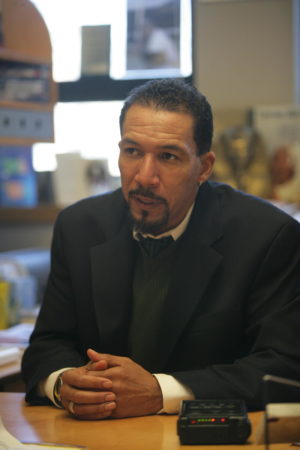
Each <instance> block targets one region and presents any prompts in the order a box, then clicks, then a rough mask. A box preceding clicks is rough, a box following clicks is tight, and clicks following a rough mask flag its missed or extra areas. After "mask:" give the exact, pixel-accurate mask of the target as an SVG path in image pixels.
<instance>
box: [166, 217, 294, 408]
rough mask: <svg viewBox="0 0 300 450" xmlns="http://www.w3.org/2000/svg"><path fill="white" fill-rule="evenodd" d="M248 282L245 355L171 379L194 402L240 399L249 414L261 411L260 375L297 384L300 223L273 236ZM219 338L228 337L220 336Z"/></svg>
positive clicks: (288, 223)
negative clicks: (184, 387)
mask: <svg viewBox="0 0 300 450" xmlns="http://www.w3.org/2000/svg"><path fill="white" fill-rule="evenodd" d="M244 257H247V255H244ZM237 264H238V261H237ZM249 281H250V282H251V286H252V287H251V289H250V292H249V295H248V298H246V299H245V298H244V299H241V302H246V305H247V308H246V318H245V321H246V327H245V336H246V340H247V342H248V346H249V351H248V352H247V354H245V355H244V356H241V357H240V358H237V359H236V360H235V361H233V362H232V363H231V364H210V365H208V366H206V367H203V368H201V369H195V370H190V371H173V372H172V374H173V375H174V376H175V377H176V378H177V379H178V380H180V381H181V382H182V383H184V384H186V385H187V386H189V387H190V388H191V389H192V391H193V392H194V394H195V396H196V397H197V398H228V397H229V398H230V397H232V398H244V399H245V400H246V401H247V404H248V406H249V408H250V409H261V408H263V407H264V404H263V398H264V392H263V389H264V386H263V382H262V377H263V375H265V374H275V375H278V376H282V377H287V378H291V379H295V380H299V379H300V226H299V223H297V222H296V221H295V220H293V219H290V220H288V221H287V223H285V224H284V226H282V227H281V228H280V230H279V231H278V232H277V233H276V234H275V235H274V236H273V238H272V241H271V244H270V245H269V247H268V249H267V251H265V254H264V256H263V258H262V260H261V263H260V264H259V266H258V267H257V270H256V274H255V277H254V278H253V280H249ZM215 332H216V333H217V332H218V330H215ZM228 332H230V330H228ZM223 338H224V339H226V336H225V335H224V336H223V337H222V336H219V339H220V340H222V339H223ZM238 344H239V343H238V342H236V345H237V346H238ZM207 345H208V347H209V342H208V343H207ZM272 400H273V401H276V398H273V399H272Z"/></svg>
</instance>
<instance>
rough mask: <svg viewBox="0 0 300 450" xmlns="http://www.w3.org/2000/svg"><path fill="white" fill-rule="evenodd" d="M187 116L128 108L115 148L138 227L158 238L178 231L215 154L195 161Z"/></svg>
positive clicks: (189, 118)
mask: <svg viewBox="0 0 300 450" xmlns="http://www.w3.org/2000/svg"><path fill="white" fill-rule="evenodd" d="M193 134H194V120H193V117H192V116H190V115H189V114H185V113H179V112H173V111H166V110H156V109H154V108H152V107H145V106H141V105H137V104H134V105H132V106H131V107H130V108H129V109H128V111H127V113H126V116H125V120H124V123H123V129H122V137H121V141H120V143H119V147H120V156H119V167H120V172H121V181H122V189H123V193H124V196H125V198H126V200H127V202H128V204H129V208H130V212H131V215H132V217H133V220H134V222H135V224H136V226H137V228H138V229H139V230H140V231H142V232H145V233H147V232H148V233H153V234H160V233H162V232H164V231H167V230H169V229H172V228H174V227H175V226H177V225H178V224H179V223H180V222H181V221H182V219H183V218H184V216H185V215H186V213H187V211H188V209H189V208H190V206H191V205H192V203H193V201H194V199H195V196H196V193H197V190H198V186H199V183H200V182H203V181H205V180H206V179H207V178H208V177H209V175H210V173H211V170H212V166H213V163H214V154H213V153H212V152H209V153H206V154H204V155H202V156H197V147H196V143H195V141H194V137H193Z"/></svg>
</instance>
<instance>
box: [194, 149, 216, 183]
mask: <svg viewBox="0 0 300 450" xmlns="http://www.w3.org/2000/svg"><path fill="white" fill-rule="evenodd" d="M199 158H200V161H201V169H200V173H199V177H198V181H199V183H200V184H202V183H204V181H206V180H207V179H208V178H209V177H210V175H211V173H212V171H213V167H214V164H215V160H216V155H215V154H214V152H207V153H204V154H203V155H200V157H199Z"/></svg>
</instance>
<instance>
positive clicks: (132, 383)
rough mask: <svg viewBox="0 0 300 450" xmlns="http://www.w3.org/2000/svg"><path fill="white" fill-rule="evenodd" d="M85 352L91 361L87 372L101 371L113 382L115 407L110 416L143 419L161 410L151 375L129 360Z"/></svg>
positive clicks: (157, 389) (157, 388)
mask: <svg viewBox="0 0 300 450" xmlns="http://www.w3.org/2000/svg"><path fill="white" fill-rule="evenodd" d="M87 353H88V356H89V358H90V361H91V363H90V365H89V367H88V370H101V372H102V373H101V375H102V376H103V377H104V378H108V379H110V380H111V381H112V384H113V386H112V389H111V391H112V392H114V393H115V395H116V403H117V407H116V409H115V410H114V411H113V412H112V414H111V416H110V417H114V418H121V417H133V416H146V415H150V414H155V413H157V412H158V411H159V410H160V409H162V407H163V399H162V392H161V389H160V386H159V384H158V381H157V380H156V378H155V377H154V376H153V375H152V374H151V373H150V372H148V371H146V370H145V369H144V368H143V367H141V366H140V365H139V364H136V363H135V362H134V361H132V360H131V359H130V358H126V357H122V356H114V355H109V354H104V353H97V352H95V351H94V350H91V349H89V350H88V352H87ZM104 362H105V363H104ZM105 366H106V368H103V367H105Z"/></svg>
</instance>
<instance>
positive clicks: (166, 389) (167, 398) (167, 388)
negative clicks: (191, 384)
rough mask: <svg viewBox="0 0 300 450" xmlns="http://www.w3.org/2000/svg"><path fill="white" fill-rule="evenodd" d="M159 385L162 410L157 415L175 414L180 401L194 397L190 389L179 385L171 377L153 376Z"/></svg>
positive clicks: (164, 375) (161, 374) (162, 374)
mask: <svg viewBox="0 0 300 450" xmlns="http://www.w3.org/2000/svg"><path fill="white" fill-rule="evenodd" d="M153 375H154V376H155V378H156V379H157V381H158V384H159V385H160V388H161V392H162V396H163V408H162V409H161V410H160V411H159V412H158V414H162V413H166V414H177V413H178V412H179V409H180V405H181V402H182V400H194V399H195V396H194V394H193V392H192V391H191V389H190V388H188V387H187V386H185V385H184V384H182V383H180V382H179V381H178V380H176V378H174V377H173V376H172V375H167V374H164V373H158V374H153Z"/></svg>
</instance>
